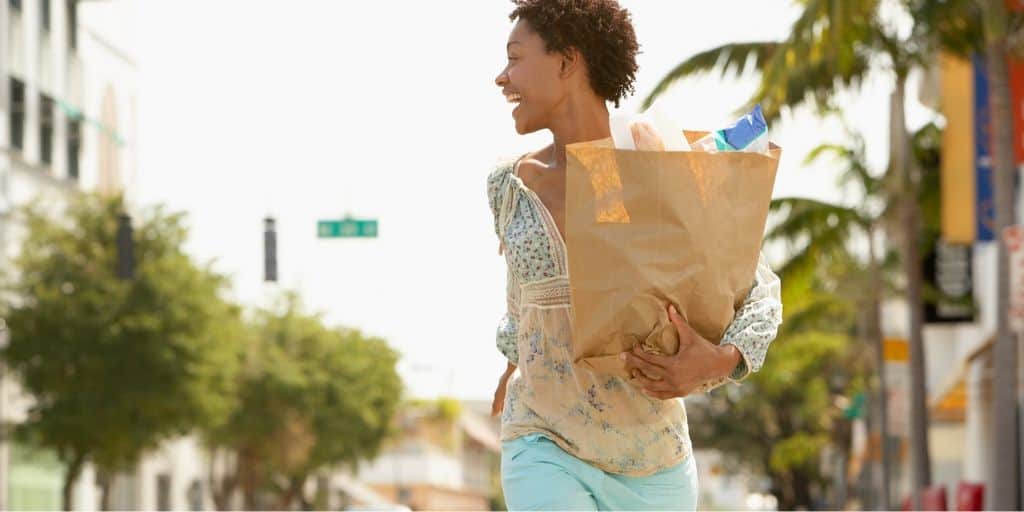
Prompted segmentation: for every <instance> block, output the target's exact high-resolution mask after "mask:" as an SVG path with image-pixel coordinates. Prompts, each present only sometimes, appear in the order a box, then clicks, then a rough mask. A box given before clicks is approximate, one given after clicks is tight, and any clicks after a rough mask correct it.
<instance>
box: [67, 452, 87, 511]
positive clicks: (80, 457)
mask: <svg viewBox="0 0 1024 512" xmlns="http://www.w3.org/2000/svg"><path fill="white" fill-rule="evenodd" d="M84 465H85V454H84V453H82V452H77V451H76V452H75V453H74V454H73V455H72V456H71V460H70V461H69V462H68V469H67V472H66V473H64V488H63V489H62V493H61V500H62V502H63V503H62V506H63V508H64V510H72V509H73V507H74V506H75V502H74V489H75V482H77V481H78V476H79V475H81V474H82V466H84Z"/></svg>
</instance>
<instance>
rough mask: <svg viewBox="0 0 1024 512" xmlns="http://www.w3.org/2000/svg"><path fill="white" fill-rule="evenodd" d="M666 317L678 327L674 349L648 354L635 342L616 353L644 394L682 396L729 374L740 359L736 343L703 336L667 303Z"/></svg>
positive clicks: (654, 396)
mask: <svg viewBox="0 0 1024 512" xmlns="http://www.w3.org/2000/svg"><path fill="white" fill-rule="evenodd" d="M668 318H669V320H670V321H671V322H672V323H673V324H674V325H675V326H676V330H677V331H679V351H678V352H676V353H675V354H674V355H671V356H662V355H656V354H648V353H647V352H644V351H643V349H642V348H641V347H640V344H637V345H635V346H634V347H633V350H632V351H627V352H623V353H622V354H621V355H620V356H619V357H620V358H622V359H623V360H624V361H625V362H626V371H627V372H628V373H630V374H631V375H635V377H634V379H635V380H636V382H637V383H638V384H640V386H641V387H642V390H643V393H644V394H645V395H647V396H650V397H652V398H659V399H662V400H666V399H669V398H675V397H684V396H686V395H689V394H690V393H692V392H693V391H694V390H695V389H697V388H698V387H700V386H701V385H702V384H704V383H705V382H707V381H710V380H713V379H720V378H722V377H725V376H727V375H729V374H730V373H731V372H732V370H733V369H734V368H735V367H736V365H737V364H738V363H739V362H740V358H741V355H740V351H739V350H738V349H737V348H736V347H734V346H732V345H724V346H719V345H716V344H714V343H712V342H710V341H708V340H706V339H704V337H702V336H701V335H700V334H697V331H694V330H693V329H692V328H691V327H690V324H688V323H686V321H685V320H683V319H682V317H680V316H679V313H677V312H676V308H675V306H672V305H671V304H670V305H669V307H668ZM634 370H640V371H639V372H635V371H634Z"/></svg>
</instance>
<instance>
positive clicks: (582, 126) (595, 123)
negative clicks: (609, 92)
mask: <svg viewBox="0 0 1024 512" xmlns="http://www.w3.org/2000/svg"><path fill="white" fill-rule="evenodd" d="M550 130H551V134H552V135H553V136H554V143H553V145H552V151H553V153H554V154H553V155H552V154H550V153H549V154H548V158H547V160H548V162H547V163H548V165H549V166H552V167H551V168H553V169H565V163H566V156H565V146H566V145H568V144H575V143H577V142H586V141H591V140H598V139H604V138H608V137H611V133H612V132H611V127H610V126H609V123H608V106H607V105H605V102H604V99H603V98H599V97H596V96H595V97H592V98H580V99H577V100H572V99H570V100H568V101H567V103H566V105H565V107H564V112H562V115H559V116H557V117H556V120H555V122H553V123H552V124H551V127H550Z"/></svg>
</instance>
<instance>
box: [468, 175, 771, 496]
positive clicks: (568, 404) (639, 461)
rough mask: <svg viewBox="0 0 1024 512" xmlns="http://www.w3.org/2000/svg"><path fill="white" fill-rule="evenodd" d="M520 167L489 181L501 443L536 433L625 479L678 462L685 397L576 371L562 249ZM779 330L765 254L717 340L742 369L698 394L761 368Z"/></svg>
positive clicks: (684, 442)
mask: <svg viewBox="0 0 1024 512" xmlns="http://www.w3.org/2000/svg"><path fill="white" fill-rule="evenodd" d="M521 158H522V157H520V159H521ZM518 161H519V160H508V161H504V162H502V163H501V164H499V165H498V167H497V168H496V169H495V170H494V171H493V172H492V173H491V174H490V175H489V176H488V179H487V196H488V199H489V202H490V207H491V211H492V213H493V214H494V227H495V232H496V233H497V235H498V238H499V242H500V248H499V253H503V254H504V255H505V259H506V263H507V265H508V293H507V299H508V311H507V313H506V314H505V316H504V318H502V320H501V322H500V324H499V326H498V332H497V345H498V349H499V350H500V351H501V353H502V354H504V355H505V357H506V358H508V360H509V361H510V362H512V363H513V364H515V365H517V366H518V370H517V371H516V374H515V375H513V377H512V378H511V379H510V380H509V383H508V389H507V392H506V395H505V404H504V411H503V413H502V417H501V438H502V439H503V440H510V439H515V438H518V437H521V436H524V435H526V434H530V433H541V434H543V435H545V436H546V437H548V438H550V439H551V440H552V441H553V442H555V443H556V444H557V445H558V446H560V447H561V448H562V449H564V450H565V451H566V452H568V453H570V454H572V455H574V456H575V457H577V458H579V459H581V460H583V461H586V462H588V463H589V464H591V465H593V466H595V467H597V468H600V469H602V470H604V471H607V472H610V473H617V474H623V475H630V476H642V475H649V474H653V473H655V472H657V471H660V470H662V469H665V468H668V467H670V466H673V465H675V464H678V463H679V462H681V461H683V460H684V459H685V458H686V457H687V456H689V454H690V451H691V448H692V447H691V444H690V437H689V433H688V429H687V424H686V409H685V408H684V406H683V400H682V399H672V400H659V399H655V398H650V397H648V396H646V395H644V394H643V393H641V392H640V391H639V389H637V388H635V387H633V386H632V385H631V384H629V383H627V382H626V381H625V380H623V379H621V378H619V377H614V376H607V375H597V374H594V373H593V372H591V371H590V370H588V369H586V368H583V367H581V366H578V365H574V364H573V362H572V350H571V349H570V343H571V334H572V326H571V320H570V310H569V309H570V305H569V281H568V271H567V267H568V265H567V263H566V257H565V251H566V248H565V244H564V242H563V241H562V238H561V234H559V232H558V229H557V228H556V226H555V223H554V221H553V220H552V217H551V215H550V212H548V210H547V208H546V207H545V206H544V204H543V203H542V202H541V201H540V198H539V197H537V195H536V194H535V193H534V192H533V191H532V190H530V189H529V188H528V187H527V186H526V185H525V184H524V183H523V181H522V180H521V179H520V178H519V176H518V174H517V172H516V170H517V168H518ZM781 322H782V302H781V299H780V283H779V278H778V277H777V276H776V275H775V274H774V273H773V272H772V271H771V269H770V268H769V267H768V266H767V265H766V264H765V262H764V258H763V255H762V257H761V260H760V262H759V263H758V268H757V273H756V282H755V284H754V287H753V288H752V289H751V291H750V293H749V295H748V297H747V298H746V300H745V302H744V303H743V305H742V306H741V307H740V309H739V310H738V311H737V312H736V315H735V318H734V319H733V322H732V323H731V324H730V325H729V327H728V328H727V329H726V331H725V334H724V335H723V337H722V340H721V341H720V343H728V344H732V345H735V346H736V348H737V349H739V351H740V353H741V354H742V355H743V358H742V361H741V362H740V363H739V364H738V365H737V367H736V369H735V370H734V371H733V373H732V374H731V375H730V376H729V377H727V378H723V379H720V380H717V381H712V382H708V383H706V384H705V385H704V386H702V390H703V391H708V390H710V389H712V388H715V387H717V386H719V385H721V384H723V383H725V382H728V381H732V382H739V381H741V380H743V379H744V378H745V377H746V376H747V375H749V374H750V373H751V372H755V371H757V370H758V369H760V367H761V364H762V363H763V362H764V358H765V353H766V352H767V350H768V345H769V344H770V343H771V341H772V340H773V339H774V338H775V334H776V332H777V330H778V326H779V324H781Z"/></svg>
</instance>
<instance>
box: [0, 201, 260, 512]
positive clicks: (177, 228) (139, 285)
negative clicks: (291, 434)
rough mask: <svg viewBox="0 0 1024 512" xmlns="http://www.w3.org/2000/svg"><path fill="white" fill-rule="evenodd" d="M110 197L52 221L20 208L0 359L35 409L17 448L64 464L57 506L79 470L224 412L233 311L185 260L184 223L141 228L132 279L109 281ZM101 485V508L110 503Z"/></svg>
mask: <svg viewBox="0 0 1024 512" xmlns="http://www.w3.org/2000/svg"><path fill="white" fill-rule="evenodd" d="M123 210H124V204H123V201H122V199H121V198H104V197H100V196H94V195H83V196H80V197H77V198H76V199H74V200H73V203H72V204H71V205H70V207H69V211H68V214H67V216H66V217H64V218H63V219H58V218H55V217H53V216H51V215H47V214H45V213H43V212H41V211H39V210H34V209H28V210H25V211H23V212H21V213H20V214H19V215H20V218H21V220H23V221H24V225H25V226H27V231H28V233H27V238H26V239H25V241H24V243H23V244H22V248H21V253H20V254H19V255H18V256H17V258H16V260H15V266H16V271H15V272H13V273H12V274H13V275H12V276H11V279H12V282H11V283H10V285H9V287H8V292H9V295H10V296H11V297H13V301H12V303H11V304H10V305H9V306H8V312H7V320H6V321H7V324H8V327H9V329H10V342H9V345H8V346H7V347H6V348H4V349H3V350H2V352H0V356H2V357H3V360H4V362H5V363H6V364H7V366H8V367H9V368H10V369H11V370H12V372H13V373H14V374H15V375H17V376H18V377H19V378H20V380H21V384H22V386H23V388H24V389H25V390H26V391H27V392H28V393H29V394H31V396H32V397H33V398H34V404H33V405H32V406H31V408H30V410H29V412H28V419H27V420H26V421H25V422H24V423H22V424H19V425H17V427H16V431H17V433H18V435H21V436H23V437H26V438H28V439H30V440H32V441H33V442H36V443H38V444H39V445H41V446H43V447H46V448H49V449H53V450H55V451H56V453H57V455H58V456H59V457H60V459H61V460H62V461H63V463H64V464H66V467H67V471H66V473H65V480H64V490H63V505H64V507H65V509H70V508H71V507H72V505H73V503H72V501H71V500H72V497H71V496H72V495H71V490H72V487H73V485H74V483H75V481H76V480H77V478H78V477H79V475H80V473H81V470H82V467H83V465H84V464H85V463H86V462H87V461H92V462H93V463H95V465H96V466H97V469H98V471H99V473H100V475H101V476H102V475H110V474H112V473H113V472H115V471H118V470H121V469H125V468H128V467H130V466H132V465H133V464H134V463H135V462H136V461H137V460H138V458H139V457H140V455H142V454H143V453H144V451H145V450H147V449H151V448H155V447H156V446H157V445H158V444H159V443H160V442H161V441H163V440H165V439H167V438H168V437H171V436H176V435H181V434H185V433H187V432H189V431H190V430H191V429H192V428H194V427H196V426H200V425H214V424H217V423H219V422H221V421H223V418H224V417H225V416H226V414H227V412H228V411H229V410H230V406H231V404H230V400H229V399H228V397H229V396H231V395H232V385H233V382H234V377H233V376H232V374H233V372H234V370H235V369H236V368H237V358H236V357H235V356H236V353H237V350H236V349H235V348H234V343H235V342H236V337H235V335H236V334H237V328H238V327H239V326H240V325H241V323H240V322H241V319H240V315H239V311H238V310H237V308H235V307H234V306H231V305H229V304H228V303H226V302H224V301H223V300H222V299H221V296H220V294H221V292H222V290H223V288H224V285H225V284H226V281H225V279H224V278H223V277H221V276H220V275H217V274H216V273H214V272H212V271H210V270H209V269H207V268H203V267H200V266H197V265H196V263H194V262H193V260H192V259H191V258H189V256H188V255H186V254H185V252H184V251H183V249H182V245H183V243H184V242H185V238H186V235H187V230H186V228H185V227H184V225H183V220H184V219H183V216H182V215H181V214H168V213H166V212H165V211H164V210H163V209H162V208H152V209H148V210H146V211H145V212H143V213H142V215H141V216H139V221H138V222H137V227H136V229H135V232H134V237H133V239H134V244H135V258H136V261H137V266H136V271H135V276H134V278H133V279H130V280H122V279H118V278H117V277H116V273H115V269H116V262H117V254H116V246H115V237H116V232H117V216H118V214H119V213H121V212H122V211H123ZM107 496H108V493H107V487H106V486H104V492H103V503H104V506H105V505H106V502H107Z"/></svg>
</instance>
